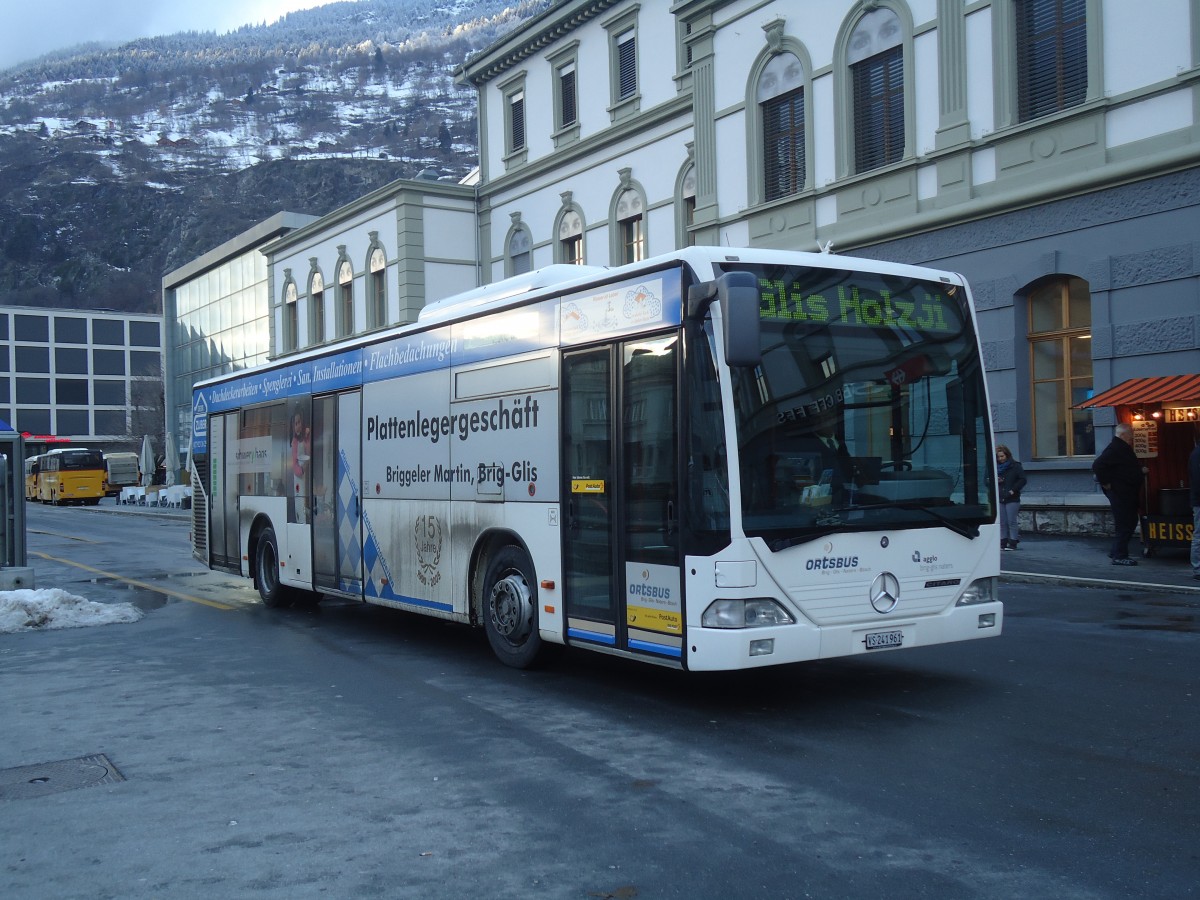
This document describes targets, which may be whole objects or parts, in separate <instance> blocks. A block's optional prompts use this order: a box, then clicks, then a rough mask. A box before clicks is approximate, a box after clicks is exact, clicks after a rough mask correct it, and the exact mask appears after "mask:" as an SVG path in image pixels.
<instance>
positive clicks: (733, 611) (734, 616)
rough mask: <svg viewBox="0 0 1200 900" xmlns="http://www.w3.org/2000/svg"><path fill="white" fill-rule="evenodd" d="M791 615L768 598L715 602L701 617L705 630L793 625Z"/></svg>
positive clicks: (793, 620)
mask: <svg viewBox="0 0 1200 900" xmlns="http://www.w3.org/2000/svg"><path fill="white" fill-rule="evenodd" d="M795 621H796V620H795V619H793V618H792V616H791V614H790V613H789V612H788V611H787V610H786V609H784V608H783V607H782V606H780V605H779V604H778V603H776V602H775V601H774V600H771V599H770V598H768V597H755V598H754V599H752V600H714V601H713V602H712V603H710V604H709V605H708V609H706V610H705V611H704V615H703V616H701V617H700V624H701V625H703V626H704V627H705V628H762V627H764V626H767V625H791V624H794V623H795Z"/></svg>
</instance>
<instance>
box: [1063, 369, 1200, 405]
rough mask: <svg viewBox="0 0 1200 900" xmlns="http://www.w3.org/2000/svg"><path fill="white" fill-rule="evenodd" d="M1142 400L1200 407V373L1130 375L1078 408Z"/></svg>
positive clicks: (1085, 401) (1128, 403) (1129, 403)
mask: <svg viewBox="0 0 1200 900" xmlns="http://www.w3.org/2000/svg"><path fill="white" fill-rule="evenodd" d="M1138 403H1187V404H1189V405H1193V404H1194V405H1196V406H1200V375H1160V376H1158V377H1155V378H1130V379H1129V380H1128V381H1122V382H1121V383H1120V384H1118V385H1117V386H1116V387H1110V388H1109V389H1108V390H1107V391H1101V392H1100V393H1098V394H1097V395H1096V396H1095V397H1092V398H1091V399H1090V400H1084V401H1083V402H1082V403H1076V404H1075V408H1076V409H1086V408H1088V407H1092V406H1132V405H1135V404H1138Z"/></svg>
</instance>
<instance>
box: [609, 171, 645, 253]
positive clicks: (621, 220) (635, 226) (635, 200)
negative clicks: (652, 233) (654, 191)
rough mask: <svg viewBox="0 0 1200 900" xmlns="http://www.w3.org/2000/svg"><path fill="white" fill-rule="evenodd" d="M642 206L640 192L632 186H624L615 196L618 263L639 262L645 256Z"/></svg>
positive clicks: (643, 205)
mask: <svg viewBox="0 0 1200 900" xmlns="http://www.w3.org/2000/svg"><path fill="white" fill-rule="evenodd" d="M644 207H645V204H644V203H643V201H642V195H641V193H640V192H639V191H637V190H635V189H634V188H626V189H625V190H623V191H621V193H620V194H619V195H618V196H617V204H616V220H617V235H618V238H617V239H618V242H619V247H618V250H619V252H618V255H617V262H618V264H624V263H632V262H639V261H640V260H643V259H645V258H646V234H645V228H644V224H643V209H644Z"/></svg>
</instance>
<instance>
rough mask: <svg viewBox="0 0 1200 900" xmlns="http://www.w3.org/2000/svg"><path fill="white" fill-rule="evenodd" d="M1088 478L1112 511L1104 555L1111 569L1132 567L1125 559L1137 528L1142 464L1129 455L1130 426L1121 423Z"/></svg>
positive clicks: (1094, 463) (1127, 559) (1133, 561)
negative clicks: (1096, 484)
mask: <svg viewBox="0 0 1200 900" xmlns="http://www.w3.org/2000/svg"><path fill="white" fill-rule="evenodd" d="M1092 474H1093V475H1095V476H1096V481H1098V482H1099V483H1100V487H1101V488H1102V489H1103V490H1104V496H1105V497H1107V498H1108V504H1109V506H1110V507H1111V508H1112V517H1113V541H1112V547H1111V548H1110V549H1109V551H1108V555H1109V557H1110V558H1111V559H1112V564H1113V565H1114V566H1136V565H1137V560H1134V559H1130V558H1129V540H1130V538H1132V537H1133V529H1134V527H1135V526H1136V525H1137V514H1138V498H1139V497H1140V496H1141V492H1142V464H1141V463H1140V462H1138V458H1137V454H1136V453H1134V452H1133V426H1132V425H1130V424H1129V423H1128V422H1121V423H1120V424H1118V425H1117V427H1116V428H1114V429H1113V439H1112V441H1111V442H1109V445H1108V446H1107V447H1105V448H1104V450H1103V452H1101V454H1100V455H1099V456H1097V457H1096V460H1095V462H1093V463H1092Z"/></svg>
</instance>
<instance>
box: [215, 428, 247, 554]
mask: <svg viewBox="0 0 1200 900" xmlns="http://www.w3.org/2000/svg"><path fill="white" fill-rule="evenodd" d="M208 435H209V437H208V459H209V467H210V468H209V478H208V491H209V501H208V502H209V516H208V547H209V559H210V560H211V563H210V565H212V566H215V567H217V568H225V569H231V570H233V571H239V570H240V566H241V557H242V553H241V549H240V547H239V541H238V533H239V532H238V530H239V521H238V470H237V466H235V465H233V464H232V461H233V460H235V459H237V449H238V448H237V441H238V414H237V413H236V412H233V413H225V414H224V415H214V416H213V417H212V418H211V419H210V420H209V423H208Z"/></svg>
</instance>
